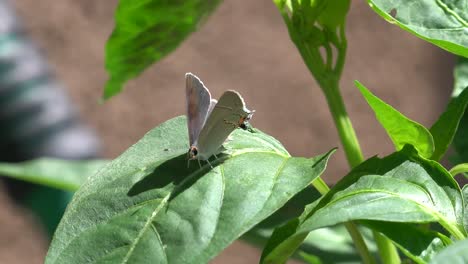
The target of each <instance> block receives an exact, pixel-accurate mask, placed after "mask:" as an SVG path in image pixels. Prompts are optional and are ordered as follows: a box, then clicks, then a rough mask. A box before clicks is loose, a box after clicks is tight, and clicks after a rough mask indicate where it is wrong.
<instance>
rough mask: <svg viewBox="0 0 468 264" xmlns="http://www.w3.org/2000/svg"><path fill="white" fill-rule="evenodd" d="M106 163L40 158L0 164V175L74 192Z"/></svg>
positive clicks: (100, 161)
mask: <svg viewBox="0 0 468 264" xmlns="http://www.w3.org/2000/svg"><path fill="white" fill-rule="evenodd" d="M107 163H108V161H105V160H88V161H83V160H81V161H80V160H60V159H52V158H41V159H36V160H30V161H24V162H19V163H6V162H0V174H1V175H2V176H7V177H11V178H14V179H17V180H21V181H27V182H30V183H36V184H41V185H44V186H48V187H53V188H57V189H62V190H67V191H76V190H77V189H78V188H79V187H80V186H81V184H82V183H83V182H85V180H86V179H87V178H88V177H89V176H91V175H93V174H95V173H96V172H97V171H98V169H100V168H102V167H103V166H104V165H105V164H107Z"/></svg>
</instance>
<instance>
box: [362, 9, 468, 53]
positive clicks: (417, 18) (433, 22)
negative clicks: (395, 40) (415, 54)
mask: <svg viewBox="0 0 468 264" xmlns="http://www.w3.org/2000/svg"><path fill="white" fill-rule="evenodd" d="M367 2H368V3H369V5H370V7H371V8H372V9H373V10H374V11H375V12H376V13H377V14H379V15H380V16H381V17H383V18H384V19H386V20H387V21H388V22H390V23H392V24H396V25H398V26H399V27H401V28H402V29H404V30H406V31H408V32H410V33H411V34H413V35H415V36H417V37H419V38H421V39H424V40H426V41H428V42H430V43H432V44H434V45H437V46H439V47H440V48H443V49H445V50H447V51H450V52H452V53H454V54H457V55H460V56H464V57H468V34H466V31H467V30H468V12H467V9H466V2H465V1H451V0H436V1H434V0H367Z"/></svg>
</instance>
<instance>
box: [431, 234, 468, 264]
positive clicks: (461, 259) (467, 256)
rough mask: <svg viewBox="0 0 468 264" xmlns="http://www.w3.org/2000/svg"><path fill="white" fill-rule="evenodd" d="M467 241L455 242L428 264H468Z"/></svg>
mask: <svg viewBox="0 0 468 264" xmlns="http://www.w3.org/2000/svg"><path fill="white" fill-rule="evenodd" d="M467 249H468V240H467V239H465V240H462V241H457V242H456V243H454V244H453V245H451V246H449V247H447V248H445V249H444V250H442V252H440V253H439V254H438V255H437V256H435V257H434V258H433V259H432V261H431V262H430V264H447V263H450V264H465V263H468V250H467Z"/></svg>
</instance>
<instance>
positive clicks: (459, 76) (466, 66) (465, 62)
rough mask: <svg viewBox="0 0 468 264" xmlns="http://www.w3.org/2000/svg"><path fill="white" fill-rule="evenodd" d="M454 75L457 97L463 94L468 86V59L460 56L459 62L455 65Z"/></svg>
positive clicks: (454, 93) (455, 95)
mask: <svg viewBox="0 0 468 264" xmlns="http://www.w3.org/2000/svg"><path fill="white" fill-rule="evenodd" d="M453 75H454V77H455V83H454V88H453V93H452V96H453V97H457V96H458V95H460V94H461V92H462V91H463V90H465V88H466V87H468V59H467V58H463V57H458V59H457V64H456V66H455V69H454V72H453Z"/></svg>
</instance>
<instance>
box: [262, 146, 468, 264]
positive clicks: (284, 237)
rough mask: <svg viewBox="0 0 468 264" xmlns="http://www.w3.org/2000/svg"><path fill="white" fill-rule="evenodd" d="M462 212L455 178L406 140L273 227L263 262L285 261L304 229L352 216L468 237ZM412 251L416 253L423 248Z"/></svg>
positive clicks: (344, 220)
mask: <svg viewBox="0 0 468 264" xmlns="http://www.w3.org/2000/svg"><path fill="white" fill-rule="evenodd" d="M462 215H463V202H462V197H461V193H460V189H459V187H458V184H457V183H456V181H455V180H454V179H453V178H452V176H451V175H450V174H449V173H448V172H447V171H446V170H445V169H444V168H443V167H442V166H441V165H440V164H439V163H437V162H435V161H431V160H427V159H424V158H421V157H420V156H419V155H417V153H416V150H415V149H414V148H413V147H411V146H410V145H407V146H406V147H405V148H403V149H402V150H401V151H399V152H396V153H394V154H392V155H390V156H387V157H385V158H383V159H380V158H377V157H374V158H371V159H369V160H367V161H366V162H364V163H362V164H361V165H359V166H357V167H356V168H355V169H353V170H352V171H351V172H350V173H349V174H348V175H347V176H346V177H344V178H343V179H342V180H340V181H339V182H338V183H337V185H336V186H335V187H333V188H332V189H331V191H330V192H329V193H327V194H326V195H325V196H324V197H323V198H322V199H321V200H320V201H318V202H315V203H313V204H311V205H309V206H308V207H307V208H306V210H305V211H304V213H303V214H302V215H301V217H299V218H298V219H293V220H291V221H290V222H289V223H288V224H286V225H284V226H282V227H280V228H278V229H277V230H275V232H274V233H273V235H272V237H271V239H270V241H269V243H268V244H267V246H266V247H265V249H264V251H263V254H262V262H263V263H281V262H284V261H286V259H287V258H288V257H289V256H290V255H291V254H292V253H293V252H294V251H295V250H296V249H297V247H298V246H299V245H300V244H301V242H302V241H303V240H304V238H305V236H306V235H307V233H308V232H310V231H312V230H315V229H319V228H322V227H326V226H332V225H336V224H339V223H344V222H348V221H353V220H373V221H385V222H397V223H428V222H438V223H440V224H441V225H442V226H443V227H445V228H446V229H447V230H448V231H449V232H451V234H452V235H454V236H455V237H457V238H459V239H460V238H463V237H465V236H466V233H465V231H464V229H463V220H462ZM382 231H384V230H382ZM384 234H385V235H387V237H389V238H392V237H394V235H392V234H386V233H385V232H384ZM402 234H404V233H402ZM408 239H411V237H408ZM414 239H418V238H414ZM429 241H430V240H429ZM401 243H403V242H401ZM406 243H409V242H406ZM431 243H432V242H431ZM428 246H429V245H428ZM407 250H411V249H408V248H407ZM411 253H412V254H413V255H415V256H418V255H420V254H423V253H424V252H417V251H416V252H411ZM421 257H422V256H421Z"/></svg>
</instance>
